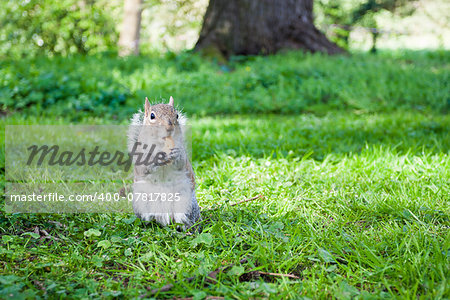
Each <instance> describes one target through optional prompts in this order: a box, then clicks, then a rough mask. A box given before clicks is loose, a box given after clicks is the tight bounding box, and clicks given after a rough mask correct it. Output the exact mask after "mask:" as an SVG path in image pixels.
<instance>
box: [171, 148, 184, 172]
mask: <svg viewBox="0 0 450 300" xmlns="http://www.w3.org/2000/svg"><path fill="white" fill-rule="evenodd" d="M185 156H186V155H185V153H184V151H183V149H181V148H172V149H171V150H170V153H169V160H170V161H171V162H173V164H174V165H175V167H176V168H177V169H181V168H183V167H184V165H185Z"/></svg>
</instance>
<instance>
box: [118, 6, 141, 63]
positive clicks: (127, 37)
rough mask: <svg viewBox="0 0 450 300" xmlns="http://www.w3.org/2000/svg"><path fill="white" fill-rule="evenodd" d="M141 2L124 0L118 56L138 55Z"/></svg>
mask: <svg viewBox="0 0 450 300" xmlns="http://www.w3.org/2000/svg"><path fill="white" fill-rule="evenodd" d="M142 1H143V0H125V5H124V13H125V14H124V18H123V21H122V28H121V31H120V36H119V45H118V46H119V55H120V56H125V55H130V54H135V55H139V32H140V29H141V14H142Z"/></svg>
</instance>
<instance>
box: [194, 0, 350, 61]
mask: <svg viewBox="0 0 450 300" xmlns="http://www.w3.org/2000/svg"><path fill="white" fill-rule="evenodd" d="M195 49H196V50H204V51H208V50H214V51H219V52H220V53H221V54H222V55H224V56H225V57H229V56H230V55H252V54H271V53H276V52H277V51H279V50H281V49H304V50H307V51H310V52H324V53H328V54H336V53H342V52H344V50H343V49H341V48H339V47H338V46H337V45H336V44H334V43H332V42H330V41H329V40H328V39H327V38H326V36H325V35H324V34H323V33H321V32H320V31H319V30H318V29H317V28H316V27H315V26H314V23H313V0H210V2H209V6H208V9H207V11H206V14H205V17H204V20H203V27H202V29H201V32H200V37H199V39H198V41H197V44H196V46H195Z"/></svg>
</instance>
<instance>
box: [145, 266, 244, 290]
mask: <svg viewBox="0 0 450 300" xmlns="http://www.w3.org/2000/svg"><path fill="white" fill-rule="evenodd" d="M246 262H247V259H246V258H243V259H241V260H240V261H239V263H240V264H244V263H246ZM233 266H234V264H230V265H227V266H225V267H220V268H217V269H215V270H214V271H212V272H210V273H209V274H208V275H206V281H207V282H211V283H215V282H217V280H216V278H217V275H218V274H220V273H222V272H223V271H225V270H227V269H229V268H231V267H233ZM195 278H196V276H192V277H189V278H186V279H184V280H181V281H178V282H176V283H180V282H182V281H185V282H187V283H190V282H192V281H193V280H194V279H195ZM174 286H175V285H174V284H172V283H169V284H166V285H165V286H163V287H161V288H159V289H153V290H151V291H150V294H151V295H154V294H156V293H160V292H168V291H170V290H171V289H172V288H173V287H174ZM141 297H146V296H145V295H143V296H141Z"/></svg>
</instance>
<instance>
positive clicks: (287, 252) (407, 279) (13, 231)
mask: <svg viewBox="0 0 450 300" xmlns="http://www.w3.org/2000/svg"><path fill="white" fill-rule="evenodd" d="M65 122H69V121H64V119H62V120H57V119H56V118H47V119H33V118H26V119H24V118H23V117H21V116H19V115H13V116H11V117H9V118H7V119H3V125H4V124H5V123H8V124H13V123H28V124H30V123H31V124H52V123H65ZM82 122H83V123H90V124H94V123H96V124H104V123H111V121H108V120H105V119H100V118H88V119H84V120H82ZM113 122H114V121H113ZM123 122H125V121H123ZM123 122H122V123H123ZM449 122H450V120H449V117H448V116H446V115H438V114H436V115H431V114H420V113H413V112H393V113H389V112H384V113H378V114H355V113H347V112H342V113H337V112H335V113H331V114H327V113H324V114H323V115H322V116H320V115H308V114H305V115H299V116H287V117H286V116H271V115H269V116H263V115H259V116H251V115H248V116H230V117H220V118H214V117H208V118H194V119H192V120H191V124H192V132H193V140H192V144H193V164H194V168H195V171H196V175H197V183H198V187H197V195H198V198H199V202H200V205H201V206H202V207H203V208H204V209H209V208H211V209H212V210H205V211H204V212H203V219H204V220H203V226H204V230H203V233H202V234H200V235H194V236H189V235H185V234H184V233H180V232H177V231H176V230H175V229H174V228H161V227H159V226H157V225H155V224H149V225H145V224H143V223H141V222H140V221H139V220H137V219H136V218H135V217H134V216H132V215H122V214H74V215H70V214H67V215H45V214H44V215H40V214H29V215H25V214H13V215H11V214H8V215H3V217H1V218H0V220H1V224H2V226H1V235H2V246H1V248H0V251H1V252H0V253H1V254H0V255H1V256H0V257H1V265H0V268H1V272H2V273H3V274H4V275H2V277H0V278H1V283H2V286H3V290H2V291H1V293H2V295H4V296H5V295H11V294H12V295H18V294H22V295H29V296H30V297H34V296H35V295H44V294H45V293H46V295H48V296H49V297H59V295H64V294H67V295H70V296H71V297H79V298H81V297H112V296H119V295H124V296H125V297H127V298H128V297H138V296H141V295H144V296H150V294H149V290H151V289H154V288H159V287H162V286H163V285H165V284H167V283H174V282H178V283H176V284H175V287H174V288H173V289H171V290H170V291H168V292H165V293H160V294H158V295H157V297H158V298H161V297H167V298H172V297H174V296H175V297H181V296H194V297H196V298H198V299H201V298H203V297H205V296H206V295H213V296H214V295H216V296H228V297H234V298H247V297H285V298H286V297H290V298H298V297H300V296H306V297H309V298H325V297H328V298H330V297H337V298H340V299H347V298H350V297H353V296H359V297H360V298H362V299H365V298H367V299H368V298H370V297H372V298H381V297H386V298H392V297H397V298H416V297H421V298H426V299H429V298H445V297H448V296H449V295H450V289H449V286H450V285H449V282H448V278H449V276H450V268H449V266H450V263H449V260H450V256H449V249H450V233H449V232H450V231H449V230H448V229H449V226H450V205H449V194H450V185H449V181H450V159H449V152H448V149H449V142H450V138H449V133H448V130H447V128H448V127H449ZM256 195H263V196H264V198H262V199H257V200H254V201H250V202H247V203H243V204H240V205H237V206H231V205H230V204H232V203H236V202H238V201H240V200H243V199H247V198H250V197H252V196H256ZM36 227H39V229H40V230H41V231H38V232H39V233H38V234H36V233H35V232H36ZM42 230H45V231H46V232H48V234H49V236H46V235H45V234H44V233H43V232H42ZM33 233H34V234H33ZM243 258H247V260H248V262H246V263H245V264H243V265H242V268H240V265H239V261H240V260H241V259H243ZM230 263H232V264H236V268H233V269H231V270H226V271H225V272H223V273H222V274H219V275H218V277H217V282H215V283H208V282H207V281H206V275H207V274H208V273H209V272H211V271H213V270H215V269H217V268H219V267H221V266H224V265H228V264H230ZM257 271H261V272H269V273H280V274H291V275H294V276H297V277H298V279H295V278H287V277H279V276H269V275H261V274H259V275H258V273H257ZM191 276H196V279H195V280H193V281H192V282H190V283H188V282H186V281H184V279H185V278H188V277H191ZM44 287H45V291H44V290H43V288H44Z"/></svg>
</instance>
